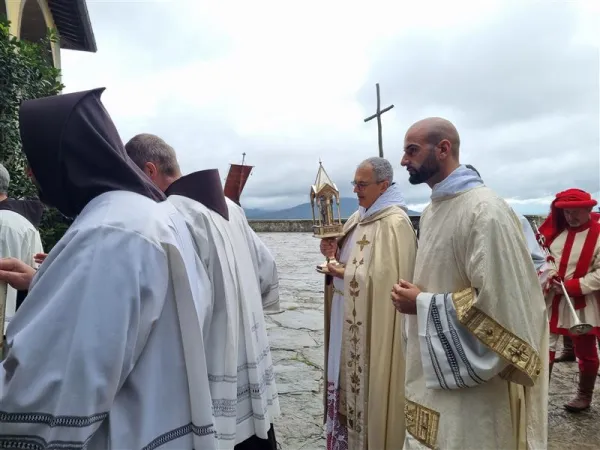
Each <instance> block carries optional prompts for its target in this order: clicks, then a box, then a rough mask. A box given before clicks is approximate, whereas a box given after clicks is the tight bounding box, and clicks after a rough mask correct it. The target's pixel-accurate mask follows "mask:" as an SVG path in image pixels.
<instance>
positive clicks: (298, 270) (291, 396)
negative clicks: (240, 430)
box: [259, 233, 600, 450]
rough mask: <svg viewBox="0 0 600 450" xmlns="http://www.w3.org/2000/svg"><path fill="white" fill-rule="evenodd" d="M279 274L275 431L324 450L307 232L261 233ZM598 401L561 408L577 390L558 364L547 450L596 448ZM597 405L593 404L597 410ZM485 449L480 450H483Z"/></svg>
mask: <svg viewBox="0 0 600 450" xmlns="http://www.w3.org/2000/svg"><path fill="white" fill-rule="evenodd" d="M259 235H260V237H261V238H262V239H263V241H264V242H265V243H266V244H267V246H268V247H269V248H270V249H271V251H272V252H273V254H274V256H275V258H276V260H277V263H278V270H279V275H280V292H281V301H282V303H281V307H282V308H281V312H279V313H277V314H272V315H269V316H267V323H268V328H269V330H268V331H269V336H270V339H271V348H272V352H273V360H274V361H273V362H274V364H275V372H276V376H277V387H278V390H279V396H280V397H279V399H280V404H281V410H282V415H281V417H280V418H279V419H278V420H277V421H276V423H275V433H276V436H277V439H278V441H279V443H280V444H281V447H280V448H281V449H282V450H300V449H302V450H322V449H324V448H325V439H324V438H323V425H322V423H323V406H322V405H323V297H322V296H323V277H322V275H319V274H318V273H317V272H316V271H315V270H314V267H315V265H316V264H318V263H320V262H322V257H321V255H320V253H319V252H318V245H319V241H318V240H317V239H314V238H312V237H311V235H310V234H308V233H260V234H259ZM596 385H597V389H598V390H597V392H598V395H599V397H597V400H595V403H594V404H592V408H591V409H590V410H589V411H587V412H583V413H580V414H571V413H568V412H567V411H565V410H564V409H563V406H562V405H563V404H564V403H565V402H567V401H568V400H569V399H570V398H571V397H572V396H573V395H574V394H575V392H576V389H577V365H576V363H561V364H557V365H556V366H555V368H554V372H553V374H552V382H551V384H550V398H549V413H548V416H549V417H548V420H549V439H548V449H549V450H575V449H579V450H591V449H599V448H600V383H597V384H596ZM596 405H597V406H596ZM482 450H483V449H482Z"/></svg>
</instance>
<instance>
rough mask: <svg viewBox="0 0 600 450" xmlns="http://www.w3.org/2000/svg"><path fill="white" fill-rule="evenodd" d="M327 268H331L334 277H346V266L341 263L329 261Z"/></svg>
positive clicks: (330, 271)
mask: <svg viewBox="0 0 600 450" xmlns="http://www.w3.org/2000/svg"><path fill="white" fill-rule="evenodd" d="M327 269H328V270H329V273H330V274H331V275H333V276H334V277H337V278H341V279H344V274H345V273H346V267H345V266H343V265H341V264H338V265H335V264H331V263H329V264H327Z"/></svg>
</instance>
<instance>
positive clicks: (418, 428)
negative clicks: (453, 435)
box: [404, 399, 440, 449]
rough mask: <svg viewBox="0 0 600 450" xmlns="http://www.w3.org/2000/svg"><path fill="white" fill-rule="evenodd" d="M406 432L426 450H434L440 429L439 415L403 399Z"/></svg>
mask: <svg viewBox="0 0 600 450" xmlns="http://www.w3.org/2000/svg"><path fill="white" fill-rule="evenodd" d="M404 419H405V421H406V431H407V432H408V433H410V435H411V436H412V437H414V438H415V439H416V440H417V441H419V442H420V443H421V444H423V445H425V446H426V447H427V448H431V449H435V448H436V442H437V434H438V430H439V427H440V413H439V412H437V411H434V410H433V409H429V408H426V407H425V406H422V405H419V404H418V403H415V402H411V401H410V400H409V399H405V404H404Z"/></svg>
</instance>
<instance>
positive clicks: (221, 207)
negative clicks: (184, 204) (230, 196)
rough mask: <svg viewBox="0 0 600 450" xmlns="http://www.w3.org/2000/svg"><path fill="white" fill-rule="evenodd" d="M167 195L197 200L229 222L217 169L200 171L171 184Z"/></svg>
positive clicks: (227, 209)
mask: <svg viewBox="0 0 600 450" xmlns="http://www.w3.org/2000/svg"><path fill="white" fill-rule="evenodd" d="M165 194H167V196H170V195H181V196H183V197H187V198H190V199H192V200H195V201H197V202H198V203H202V204H203V205H204V206H206V207H207V208H208V209H210V210H211V211H214V212H216V213H217V214H219V215H220V216H222V217H223V218H224V219H225V220H229V208H228V207H227V202H226V200H225V194H224V193H223V185H222V184H221V177H220V176H219V171H218V170H217V169H208V170H200V171H198V172H193V173H190V174H188V175H186V176H184V177H181V178H179V179H178V180H176V181H174V182H173V183H171V185H170V186H169V188H168V189H167V190H166V191H165Z"/></svg>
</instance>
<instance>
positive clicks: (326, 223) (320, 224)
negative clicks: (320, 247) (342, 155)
mask: <svg viewBox="0 0 600 450" xmlns="http://www.w3.org/2000/svg"><path fill="white" fill-rule="evenodd" d="M334 203H336V204H337V219H336V218H335V215H334V213H333V209H334V208H333V205H334ZM310 205H311V207H312V208H311V209H312V216H313V236H314V237H316V238H319V239H337V238H338V237H340V236H343V232H342V230H343V227H344V226H343V225H342V218H341V213H340V193H339V191H338V190H337V187H336V186H335V183H334V182H333V181H331V178H329V175H327V172H325V169H324V168H323V163H321V161H319V171H318V172H317V178H316V180H315V184H313V185H312V186H311V187H310ZM315 206H316V207H317V214H315ZM327 264H335V265H338V264H339V263H338V262H337V261H336V259H335V255H331V256H330V257H328V258H327V260H326V261H325V262H324V263H322V264H319V265H318V266H317V272H320V273H329V270H328V269H327Z"/></svg>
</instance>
